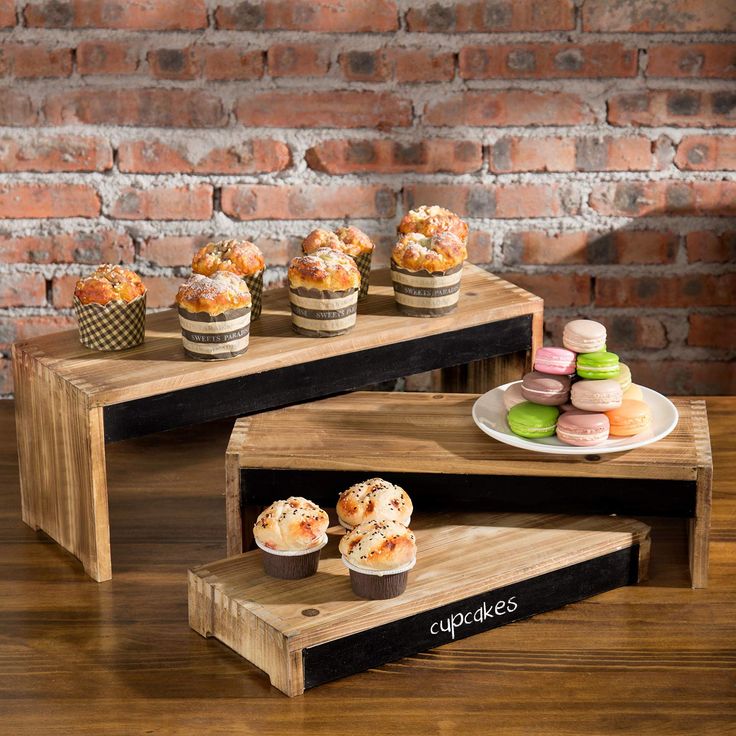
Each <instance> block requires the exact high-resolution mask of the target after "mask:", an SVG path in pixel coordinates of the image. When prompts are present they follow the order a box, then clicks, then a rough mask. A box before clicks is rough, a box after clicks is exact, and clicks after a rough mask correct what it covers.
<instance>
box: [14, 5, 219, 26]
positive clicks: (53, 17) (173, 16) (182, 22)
mask: <svg viewBox="0 0 736 736" xmlns="http://www.w3.org/2000/svg"><path fill="white" fill-rule="evenodd" d="M24 15H25V19H26V23H27V24H28V25H29V26H31V27H40V28H116V29H125V30H131V31H178V30H181V31H191V30H196V29H199V28H206V27H207V8H206V4H205V0H187V2H185V3H177V2H171V0H126V2H120V1H119V0H45V2H32V3H29V4H28V5H26V8H25V11H24Z"/></svg>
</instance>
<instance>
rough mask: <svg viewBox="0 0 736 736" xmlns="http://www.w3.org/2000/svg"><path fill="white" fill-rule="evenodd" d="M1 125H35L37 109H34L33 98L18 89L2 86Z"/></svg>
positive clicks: (0, 89) (0, 91)
mask: <svg viewBox="0 0 736 736" xmlns="http://www.w3.org/2000/svg"><path fill="white" fill-rule="evenodd" d="M0 99H1V100H2V101H3V103H2V105H0V125H17V126H22V125H35V123H36V121H37V115H36V111H35V110H34V109H33V103H32V102H31V98H30V97H29V96H28V95H26V94H24V93H23V92H19V91H18V90H15V89H12V88H9V87H4V88H0Z"/></svg>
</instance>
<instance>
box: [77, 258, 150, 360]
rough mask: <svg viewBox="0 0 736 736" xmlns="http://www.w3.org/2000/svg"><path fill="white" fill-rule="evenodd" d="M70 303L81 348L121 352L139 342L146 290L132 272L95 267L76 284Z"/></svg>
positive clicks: (143, 327) (144, 324) (144, 311)
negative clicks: (71, 302)
mask: <svg viewBox="0 0 736 736" xmlns="http://www.w3.org/2000/svg"><path fill="white" fill-rule="evenodd" d="M73 303H74V311H75V312H76V314H77V322H78V324H79V340H80V342H81V343H82V345H85V346H86V347H88V348H92V349H93V350H124V349H125V348H131V347H133V346H135V345H140V344H141V343H142V342H143V338H144V336H145V331H146V287H145V286H144V285H143V282H142V281H141V279H140V277H139V276H138V274H136V273H134V272H133V271H130V270H128V269H127V268H123V267H122V266H112V265H109V264H104V265H102V266H98V267H97V268H96V269H95V271H94V272H93V273H92V274H90V275H89V276H87V277H85V278H83V279H80V280H79V281H77V284H76V287H75V288H74V299H73Z"/></svg>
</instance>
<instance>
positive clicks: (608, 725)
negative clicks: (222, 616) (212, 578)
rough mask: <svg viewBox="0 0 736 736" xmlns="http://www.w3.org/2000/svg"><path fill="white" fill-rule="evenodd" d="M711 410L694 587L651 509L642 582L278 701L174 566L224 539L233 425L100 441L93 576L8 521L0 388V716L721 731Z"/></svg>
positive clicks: (731, 488)
mask: <svg viewBox="0 0 736 736" xmlns="http://www.w3.org/2000/svg"><path fill="white" fill-rule="evenodd" d="M708 412H709V421H710V427H711V436H712V445H713V459H714V487H713V530H712V535H711V570H710V572H711V575H710V582H709V587H708V588H707V589H705V590H691V589H690V586H689V580H688V572H687V557H686V556H687V548H686V536H685V528H684V523H685V522H684V520H679V519H678V520H662V519H651V518H647V519H644V520H645V521H646V522H647V523H650V524H652V526H653V534H652V542H653V547H652V566H651V570H650V580H649V581H648V582H647V583H645V584H643V585H640V586H637V587H628V588H621V589H618V590H614V591H611V592H608V593H604V594H602V595H599V596H597V597H595V598H591V599H589V600H586V601H583V602H580V603H576V604H574V605H570V606H566V607H564V608H562V609H559V610H557V611H552V612H550V613H546V614H542V615H539V616H537V617H535V618H533V619H530V620H528V621H523V622H519V623H516V624H511V625H508V626H505V627H502V628H500V629H496V630H493V631H490V632H487V633H485V634H481V635H478V636H475V637H472V638H468V639H464V640H461V641H457V642H454V643H453V644H450V645H446V646H443V647H441V648H439V649H436V650H433V651H430V652H427V653H424V654H420V655H417V656H415V657H412V658H408V659H404V660H401V661H399V662H396V663H393V664H389V665H386V666H384V667H381V668H379V669H376V670H371V671H368V672H366V673H363V674H360V675H356V676H354V677H350V678H347V679H345V680H341V681H337V682H333V683H329V684H326V685H323V686H321V687H319V688H316V689H315V690H312V691H309V692H308V693H306V694H305V695H304V696H301V697H297V698H292V699H288V698H286V697H285V696H283V695H282V694H281V693H280V692H278V691H277V690H275V689H273V688H271V687H270V685H269V684H268V679H267V677H266V676H265V675H264V674H263V673H262V672H260V671H258V670H257V669H256V668H254V667H253V666H251V665H249V664H248V663H247V662H246V661H245V660H243V659H241V658H240V657H238V656H237V655H235V654H234V653H233V652H231V651H230V650H228V649H227V648H226V647H224V646H223V645H222V644H220V643H219V642H217V641H215V640H213V639H203V638H202V637H200V636H199V635H198V634H196V633H194V632H193V631H191V630H190V629H189V627H188V625H187V597H186V583H187V576H186V571H187V569H188V568H190V567H193V566H196V565H199V564H202V563H204V562H208V561H212V560H217V559H220V558H222V557H223V556H224V554H225V513H224V498H223V489H224V452H225V447H226V445H227V440H228V435H229V432H230V429H231V427H232V422H230V421H223V422H218V423H214V424H209V425H202V426H199V427H197V428H194V429H183V430H176V431H173V432H168V433H164V434H159V435H153V436H148V437H144V438H140V439H136V440H129V441H126V442H122V443H119V444H116V445H113V446H111V448H110V450H109V452H108V458H107V462H108V477H109V482H110V516H111V519H112V520H113V521H114V523H113V524H112V529H113V531H112V535H113V540H112V541H113V563H114V565H115V570H116V574H115V578H114V579H113V580H110V581H108V582H105V583H101V584H94V583H91V582H90V581H89V578H88V577H87V576H86V575H85V574H84V571H83V570H82V567H81V565H80V564H79V562H78V561H77V560H76V559H75V558H73V557H72V556H71V555H69V554H67V553H66V552H64V551H63V550H62V549H61V548H60V547H59V546H58V545H56V544H53V543H52V542H51V541H50V540H48V539H47V538H45V537H44V536H43V535H42V534H40V533H36V532H33V531H31V529H29V528H28V527H27V526H25V525H24V524H23V523H22V522H21V519H20V499H19V489H18V470H17V458H16V446H15V434H14V432H15V430H14V423H13V407H12V403H10V402H7V403H0V437H1V438H2V442H1V443H0V732H1V733H3V734H12V735H13V736H16V735H19V736H25V734H44V736H54V735H56V734H79V735H80V736H86V735H90V736H91V735H94V736H98V735H100V734H115V735H116V736H122V735H127V734H176V735H177V736H179V735H182V736H183V735H185V734H186V735H188V734H192V735H196V736H200V735H201V734H259V735H262V736H271V735H273V736H276V735H281V734H289V735H290V736H292V735H295V734H302V733H309V734H310V735H315V734H327V735H330V734H338V733H339V734H344V733H346V732H351V733H366V734H376V735H380V734H389V733H390V734H397V735H398V734H402V735H403V734H406V735H407V736H408V735H409V734H411V735H412V736H414V735H415V734H422V735H424V734H448V735H449V734H475V733H478V734H486V733H487V734H524V735H528V734H561V735H566V734H605V735H608V734H619V733H621V734H624V733H625V734H637V735H640V734H683V735H684V734H688V735H690V734H693V735H698V736H700V735H706V734H718V735H719V736H721V735H722V734H728V733H736V441H734V439H733V426H732V425H733V419H734V416H735V415H736V398H714V399H709V400H708ZM491 441H492V440H490V439H489V442H491ZM38 461H39V462H40V463H42V462H43V458H42V457H39V459H38Z"/></svg>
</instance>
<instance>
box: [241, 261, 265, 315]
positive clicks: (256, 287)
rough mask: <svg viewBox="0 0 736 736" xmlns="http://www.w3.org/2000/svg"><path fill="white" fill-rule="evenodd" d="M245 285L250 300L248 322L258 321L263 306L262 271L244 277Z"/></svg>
mask: <svg viewBox="0 0 736 736" xmlns="http://www.w3.org/2000/svg"><path fill="white" fill-rule="evenodd" d="M243 278H244V279H245V283H246V284H248V291H250V298H251V300H252V302H251V305H250V321H251V322H252V321H253V320H254V319H258V318H259V317H260V316H261V308H262V306H263V271H259V272H258V273H255V274H253V275H252V276H244V277H243Z"/></svg>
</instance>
